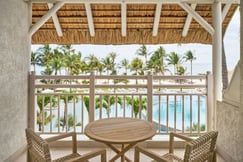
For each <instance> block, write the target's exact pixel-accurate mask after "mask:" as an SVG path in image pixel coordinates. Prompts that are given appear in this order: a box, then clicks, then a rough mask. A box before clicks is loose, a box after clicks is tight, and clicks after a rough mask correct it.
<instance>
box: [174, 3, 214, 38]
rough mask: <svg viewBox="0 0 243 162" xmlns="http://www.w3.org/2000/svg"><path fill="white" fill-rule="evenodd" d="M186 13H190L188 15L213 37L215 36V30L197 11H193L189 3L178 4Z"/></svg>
mask: <svg viewBox="0 0 243 162" xmlns="http://www.w3.org/2000/svg"><path fill="white" fill-rule="evenodd" d="M178 4H179V5H180V6H181V7H182V8H183V9H184V10H185V11H187V12H188V14H191V15H192V17H193V18H194V19H195V20H196V21H197V22H198V23H199V24H200V25H202V27H204V29H206V30H207V31H208V32H209V33H210V34H211V35H213V34H214V32H215V30H214V28H213V27H212V26H211V25H210V24H209V23H208V22H207V21H206V20H204V19H203V17H201V16H200V15H199V14H198V13H197V12H196V11H195V10H193V9H192V8H191V7H190V6H189V5H188V4H187V3H185V2H181V3H178Z"/></svg>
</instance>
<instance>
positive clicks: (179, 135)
mask: <svg viewBox="0 0 243 162" xmlns="http://www.w3.org/2000/svg"><path fill="white" fill-rule="evenodd" d="M174 137H176V138H180V139H182V140H184V141H188V142H189V141H192V140H193V139H192V138H190V137H187V136H184V135H181V134H177V133H173V132H171V133H170V143H169V153H173V152H174V141H175V140H174Z"/></svg>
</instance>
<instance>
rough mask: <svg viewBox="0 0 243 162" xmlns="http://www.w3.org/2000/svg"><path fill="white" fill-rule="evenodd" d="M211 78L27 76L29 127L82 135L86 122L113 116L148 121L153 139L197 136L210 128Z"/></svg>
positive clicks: (48, 131)
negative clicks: (153, 128) (175, 134)
mask: <svg viewBox="0 0 243 162" xmlns="http://www.w3.org/2000/svg"><path fill="white" fill-rule="evenodd" d="M211 78H212V77H211V74H207V75H199V76H153V75H151V74H148V75H145V76H107V75H95V74H94V73H91V74H90V75H81V76H42V75H35V74H34V73H31V74H30V77H29V123H28V124H29V127H32V128H34V129H35V131H37V132H41V133H44V134H52V133H65V132H68V131H76V132H77V133H79V134H83V133H84V128H85V126H86V124H87V123H88V122H90V121H94V120H98V119H102V118H111V117H115V118H117V117H133V118H141V119H144V120H149V121H151V122H153V123H154V124H155V126H156V128H157V134H167V133H169V132H171V131H174V132H180V133H184V134H200V133H204V132H206V131H207V129H208V121H210V120H208V119H209V116H210V114H209V112H210V111H208V110H209V109H211V106H210V103H212V102H211V101H210V100H211V97H209V95H208V94H210V93H211V92H210V91H211V89H212V88H210V87H211Z"/></svg>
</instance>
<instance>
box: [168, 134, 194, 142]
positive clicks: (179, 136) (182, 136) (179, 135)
mask: <svg viewBox="0 0 243 162" xmlns="http://www.w3.org/2000/svg"><path fill="white" fill-rule="evenodd" d="M170 136H173V137H176V138H180V139H183V140H185V141H188V142H190V141H192V140H193V138H190V137H187V136H184V135H182V134H177V133H173V132H172V133H170Z"/></svg>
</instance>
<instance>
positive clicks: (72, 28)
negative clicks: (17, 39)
mask: <svg viewBox="0 0 243 162" xmlns="http://www.w3.org/2000/svg"><path fill="white" fill-rule="evenodd" d="M161 6H162V7H161V11H160V18H159V24H158V32H157V35H156V36H153V26H154V21H155V16H156V4H147V3H143V4H138V3H136V4H130V3H129V4H127V5H126V36H122V31H121V30H122V18H121V17H122V7H121V4H119V3H116V4H107V3H104V4H99V3H94V4H92V3H91V4H90V8H91V15H92V17H91V20H92V21H93V25H94V28H93V29H94V36H91V33H90V29H89V23H88V19H87V12H86V8H85V7H86V6H85V4H82V3H76V4H74V3H70V4H68V3H67V4H64V5H63V6H62V7H61V8H60V9H59V10H58V11H57V12H56V15H57V18H58V21H59V23H60V26H61V31H62V34H63V36H58V35H57V31H56V28H55V26H54V23H53V19H52V18H50V19H49V20H48V21H47V22H45V23H44V24H43V25H42V26H41V27H40V28H39V29H38V31H37V32H35V33H34V34H33V36H32V44H167V43H192V42H193V43H204V44H211V43H212V36H211V34H210V33H209V32H208V31H206V30H205V29H204V28H203V27H202V26H201V25H200V24H199V23H198V22H197V21H195V20H194V19H192V21H191V23H190V26H189V30H188V34H187V36H186V37H183V36H182V32H183V28H184V25H185V21H186V19H187V16H188V13H187V12H186V11H185V10H184V9H182V7H181V6H180V5H178V4H162V5H161ZM224 7H225V4H222V9H223V8H224ZM237 7H238V5H237V4H232V5H231V6H230V9H229V10H228V12H227V15H226V17H225V19H224V21H223V24H222V27H223V28H222V29H223V34H224V32H225V30H226V28H227V26H228V24H229V22H230V20H231V18H232V16H233V14H234V12H235V11H236V9H237ZM48 10H49V7H48V5H47V3H33V5H32V22H33V24H35V23H36V22H38V21H39V20H40V18H41V17H42V16H43V15H45V14H46V13H47V12H48ZM195 11H196V12H197V13H198V14H199V15H200V16H201V17H202V18H203V19H204V20H206V21H207V22H208V23H209V24H211V25H212V4H197V5H196V8H195ZM89 16H90V15H89Z"/></svg>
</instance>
